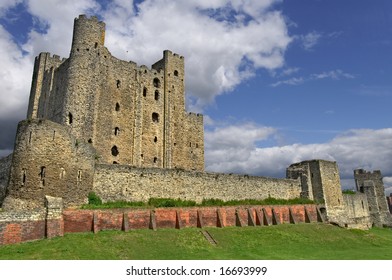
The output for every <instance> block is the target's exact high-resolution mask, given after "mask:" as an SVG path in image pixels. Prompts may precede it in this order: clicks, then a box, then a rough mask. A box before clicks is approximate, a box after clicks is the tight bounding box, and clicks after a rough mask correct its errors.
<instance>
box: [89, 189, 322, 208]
mask: <svg viewBox="0 0 392 280" xmlns="http://www.w3.org/2000/svg"><path fill="white" fill-rule="evenodd" d="M314 203H315V202H314V201H312V200H309V199H305V198H295V199H288V200H287V199H276V198H273V197H269V198H267V199H264V200H257V199H243V200H229V201H223V200H222V199H215V198H211V199H203V201H202V202H201V203H199V204H197V203H196V202H195V201H193V200H182V199H173V198H150V199H149V200H148V202H147V203H145V202H142V201H131V202H129V201H114V202H106V203H102V200H101V199H100V198H99V197H98V196H97V195H96V194H95V193H90V194H89V204H87V205H83V206H82V207H81V208H82V209H110V208H128V207H144V208H154V207H155V208H161V207H193V206H217V207H219V206H237V205H238V206H239V205H295V204H314Z"/></svg>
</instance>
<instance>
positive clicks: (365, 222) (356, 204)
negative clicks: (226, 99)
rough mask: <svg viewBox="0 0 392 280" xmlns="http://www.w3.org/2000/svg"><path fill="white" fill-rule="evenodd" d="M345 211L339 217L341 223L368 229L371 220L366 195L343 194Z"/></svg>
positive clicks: (350, 226) (370, 225)
mask: <svg viewBox="0 0 392 280" xmlns="http://www.w3.org/2000/svg"><path fill="white" fill-rule="evenodd" d="M343 202H344V205H345V213H344V215H342V217H341V218H340V219H339V222H340V223H341V224H344V226H346V227H349V228H359V229H369V228H371V227H372V220H371V218H370V215H369V211H368V208H369V206H368V201H367V197H366V195H365V194H363V193H356V194H343Z"/></svg>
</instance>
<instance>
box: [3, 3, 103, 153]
mask: <svg viewBox="0 0 392 280" xmlns="http://www.w3.org/2000/svg"><path fill="white" fill-rule="evenodd" d="M16 5H20V6H18V9H23V8H24V9H25V10H27V11H28V12H29V14H30V15H31V17H32V18H33V23H34V24H33V25H32V26H31V29H30V31H29V34H28V35H27V41H26V42H25V43H24V45H18V44H17V43H16V42H15V40H14V37H13V36H12V34H10V33H9V32H8V31H7V30H6V28H5V27H4V26H3V25H0V65H1V68H0V131H1V133H0V156H4V155H7V154H8V153H9V152H10V151H11V150H12V148H13V141H14V137H15V131H16V126H17V122H18V121H20V120H22V119H24V118H25V117H26V112H27V103H28V100H29V93H30V86H31V78H32V73H33V62H34V57H35V56H36V55H38V54H39V53H40V52H42V51H47V52H51V53H54V54H59V55H61V56H63V57H67V56H68V54H69V49H70V46H71V37H72V24H73V19H74V17H75V15H78V14H80V13H87V12H90V11H92V10H94V9H97V8H98V5H97V4H96V3H95V2H94V1H92V0H91V1H90V0H66V1H63V0H55V1H53V0H25V1H1V4H0V15H1V16H2V17H3V18H4V19H5V20H7V19H9V18H8V16H9V17H11V20H12V22H17V21H18V20H20V19H19V18H18V16H20V15H18V13H12V14H11V15H9V14H8V13H9V12H10V9H12V8H14V7H15V6H16Z"/></svg>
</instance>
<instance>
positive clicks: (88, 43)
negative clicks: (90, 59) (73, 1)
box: [71, 15, 105, 56]
mask: <svg viewBox="0 0 392 280" xmlns="http://www.w3.org/2000/svg"><path fill="white" fill-rule="evenodd" d="M104 44H105V23H104V22H102V21H99V20H98V18H97V17H94V16H93V17H91V18H88V17H86V15H80V16H79V17H78V18H75V21H74V30H73V38H72V47H71V56H72V55H73V54H75V53H77V52H79V51H81V50H87V49H93V48H97V47H98V46H103V45H104Z"/></svg>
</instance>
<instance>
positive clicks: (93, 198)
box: [88, 192, 102, 205]
mask: <svg viewBox="0 0 392 280" xmlns="http://www.w3.org/2000/svg"><path fill="white" fill-rule="evenodd" d="M88 204H91V205H102V199H101V198H100V197H99V196H98V195H97V194H96V193H95V192H90V193H89V194H88Z"/></svg>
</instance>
